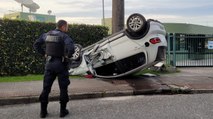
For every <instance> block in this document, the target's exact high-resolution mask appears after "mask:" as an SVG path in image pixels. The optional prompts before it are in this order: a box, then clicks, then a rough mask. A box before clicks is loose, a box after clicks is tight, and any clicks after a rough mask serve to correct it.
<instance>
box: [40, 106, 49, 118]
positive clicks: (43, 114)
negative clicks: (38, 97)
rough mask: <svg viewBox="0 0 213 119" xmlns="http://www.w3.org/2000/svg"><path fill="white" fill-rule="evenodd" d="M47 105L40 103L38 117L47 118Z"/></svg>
mask: <svg viewBox="0 0 213 119" xmlns="http://www.w3.org/2000/svg"><path fill="white" fill-rule="evenodd" d="M47 114H48V113H47V103H41V112H40V117H41V118H45V117H46V116H47Z"/></svg>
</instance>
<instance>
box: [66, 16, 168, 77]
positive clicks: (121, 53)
mask: <svg viewBox="0 0 213 119" xmlns="http://www.w3.org/2000/svg"><path fill="white" fill-rule="evenodd" d="M126 25H127V28H126V29H124V30H122V31H120V32H118V33H115V34H112V35H111V36H109V37H107V38H104V39H103V40H101V41H99V42H97V43H95V44H93V45H91V46H88V47H85V48H83V49H81V47H80V46H79V45H76V52H75V54H74V59H75V60H74V61H73V62H72V65H71V67H70V70H69V72H70V75H80V74H86V73H89V74H92V75H94V76H95V77H100V78H117V77H122V76H126V75H129V74H132V73H135V72H138V71H140V70H144V69H146V68H148V67H150V66H153V65H155V64H157V63H159V62H161V61H164V60H165V56H166V55H165V54H166V47H167V41H166V38H165V35H166V31H165V28H164V26H163V25H162V24H161V23H160V22H159V21H157V20H152V19H149V20H146V19H145V18H144V17H143V16H142V15H141V14H138V13H135V14H132V15H130V16H129V18H128V19H127V23H126Z"/></svg>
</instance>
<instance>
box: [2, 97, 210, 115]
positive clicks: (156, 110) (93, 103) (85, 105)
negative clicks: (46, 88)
mask: <svg viewBox="0 0 213 119" xmlns="http://www.w3.org/2000/svg"><path fill="white" fill-rule="evenodd" d="M68 109H69V111H70V112H71V114H69V115H68V116H67V117H66V118H69V119H213V94H198V95H153V96H129V97H112V98H101V99H90V100H73V101H71V102H70V103H69V105H68ZM39 110H40V105H39V103H35V104H27V105H12V106H1V107H0V119H37V118H39ZM48 112H49V116H48V118H49V119H50V118H51V119H57V118H59V103H58V102H50V103H49V107H48Z"/></svg>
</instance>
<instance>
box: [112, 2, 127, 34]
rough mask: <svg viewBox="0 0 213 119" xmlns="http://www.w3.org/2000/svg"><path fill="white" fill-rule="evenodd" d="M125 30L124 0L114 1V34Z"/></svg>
mask: <svg viewBox="0 0 213 119" xmlns="http://www.w3.org/2000/svg"><path fill="white" fill-rule="evenodd" d="M122 29H124V0H112V33H116V32H118V31H120V30H122Z"/></svg>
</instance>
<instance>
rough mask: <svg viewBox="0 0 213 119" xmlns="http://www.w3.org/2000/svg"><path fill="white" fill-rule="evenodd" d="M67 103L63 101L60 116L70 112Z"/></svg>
mask: <svg viewBox="0 0 213 119" xmlns="http://www.w3.org/2000/svg"><path fill="white" fill-rule="evenodd" d="M66 106H67V104H66V103H61V109H60V117H65V116H66V115H68V114H69V111H68V110H67V109H66Z"/></svg>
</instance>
